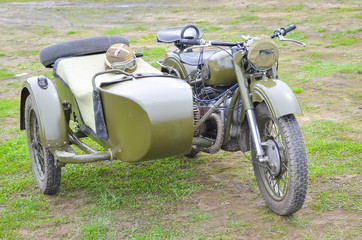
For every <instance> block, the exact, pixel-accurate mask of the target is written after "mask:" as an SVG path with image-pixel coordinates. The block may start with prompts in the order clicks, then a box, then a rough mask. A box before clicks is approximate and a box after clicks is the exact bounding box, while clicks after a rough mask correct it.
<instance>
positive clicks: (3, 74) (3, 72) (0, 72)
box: [0, 67, 15, 80]
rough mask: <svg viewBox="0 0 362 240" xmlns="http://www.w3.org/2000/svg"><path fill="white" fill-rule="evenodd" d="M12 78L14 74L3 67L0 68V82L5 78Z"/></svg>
mask: <svg viewBox="0 0 362 240" xmlns="http://www.w3.org/2000/svg"><path fill="white" fill-rule="evenodd" d="M13 77H15V73H14V72H9V70H7V69H6V68H4V67H1V68H0V80H2V79H7V78H13Z"/></svg>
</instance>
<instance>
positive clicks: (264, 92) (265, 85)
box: [251, 79, 302, 118]
mask: <svg viewBox="0 0 362 240" xmlns="http://www.w3.org/2000/svg"><path fill="white" fill-rule="evenodd" d="M251 97H252V100H253V102H262V101H265V103H266V104H267V106H268V108H269V110H270V113H271V114H272V116H273V117H274V118H279V117H281V116H284V115H287V114H292V113H302V111H301V109H300V107H299V104H298V100H297V98H296V97H295V95H294V93H293V91H292V90H291V89H290V88H289V87H288V85H287V84H285V83H284V82H282V81H280V80H273V79H268V80H260V81H255V82H253V83H252V84H251Z"/></svg>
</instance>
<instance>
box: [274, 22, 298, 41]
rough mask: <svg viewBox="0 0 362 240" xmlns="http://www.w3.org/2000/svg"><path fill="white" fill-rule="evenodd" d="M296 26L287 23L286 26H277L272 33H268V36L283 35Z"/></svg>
mask: <svg viewBox="0 0 362 240" xmlns="http://www.w3.org/2000/svg"><path fill="white" fill-rule="evenodd" d="M296 28H297V26H295V24H292V25H289V26H288V27H286V28H279V29H277V30H274V32H273V34H272V35H270V36H269V37H271V38H275V37H276V36H278V35H279V34H280V35H283V36H285V35H286V34H287V33H288V32H290V31H293V30H294V29H296Z"/></svg>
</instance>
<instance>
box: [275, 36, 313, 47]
mask: <svg viewBox="0 0 362 240" xmlns="http://www.w3.org/2000/svg"><path fill="white" fill-rule="evenodd" d="M278 38H279V40H280V41H284V42H294V43H298V44H300V45H302V46H303V47H306V46H307V44H305V43H302V42H300V41H297V40H294V39H288V38H285V37H284V36H283V35H282V34H278Z"/></svg>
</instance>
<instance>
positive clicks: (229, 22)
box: [224, 19, 242, 25]
mask: <svg viewBox="0 0 362 240" xmlns="http://www.w3.org/2000/svg"><path fill="white" fill-rule="evenodd" d="M241 22H242V20H239V19H231V20H228V21H226V22H224V24H228V25H232V24H239V23H241Z"/></svg>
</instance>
